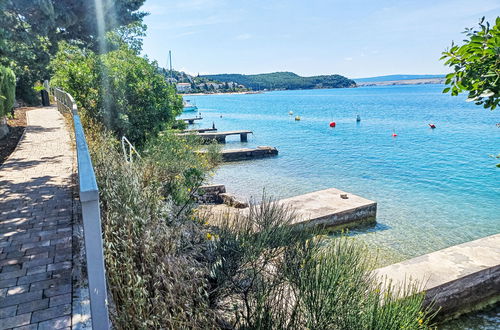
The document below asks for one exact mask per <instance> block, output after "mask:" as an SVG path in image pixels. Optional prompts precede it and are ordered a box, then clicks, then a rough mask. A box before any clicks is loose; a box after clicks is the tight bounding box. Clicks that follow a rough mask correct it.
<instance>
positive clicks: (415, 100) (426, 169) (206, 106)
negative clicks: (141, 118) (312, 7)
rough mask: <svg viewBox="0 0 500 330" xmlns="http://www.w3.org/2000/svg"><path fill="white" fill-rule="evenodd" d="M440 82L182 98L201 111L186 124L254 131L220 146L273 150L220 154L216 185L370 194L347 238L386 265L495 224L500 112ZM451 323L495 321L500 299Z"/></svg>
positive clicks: (275, 192) (494, 324)
mask: <svg viewBox="0 0 500 330" xmlns="http://www.w3.org/2000/svg"><path fill="white" fill-rule="evenodd" d="M443 88H444V86H443V85H436V84H429V85H401V86H370V87H359V88H346V89H315V90H293V91H272V92H264V93H260V94H233V95H229V94H214V95H193V96H189V97H185V98H188V99H189V100H191V101H192V102H194V103H195V104H196V105H197V106H198V108H199V109H198V111H199V113H200V114H201V116H202V117H203V120H201V121H198V122H197V124H195V125H192V128H196V127H212V125H215V126H216V128H217V129H218V130H219V131H226V130H240V129H245V130H251V131H253V135H250V136H249V138H248V142H244V143H242V142H240V140H239V136H234V137H228V138H227V143H226V144H225V145H224V148H228V149H232V148H241V147H255V146H273V147H276V148H277V149H278V150H279V155H278V156H277V157H272V158H265V159H256V160H252V161H245V162H234V163H224V164H223V165H221V166H220V167H219V168H218V169H217V171H216V173H215V175H214V176H213V177H212V178H211V183H218V184H224V185H225V186H226V190H227V192H229V193H231V194H234V195H236V196H238V197H239V198H240V199H244V200H254V201H257V202H258V201H259V200H261V199H262V196H263V195H264V194H265V195H266V196H267V197H272V198H275V199H281V198H285V197H291V196H296V195H301V194H305V193H309V192H312V191H317V190H322V189H327V188H332V187H333V188H338V189H341V190H344V191H346V192H349V193H353V194H356V195H360V196H362V197H365V198H367V199H371V200H374V201H376V202H377V203H378V210H377V224H376V225H374V226H369V227H364V228H360V229H356V230H353V231H351V232H350V235H353V236H355V237H356V239H359V240H361V241H363V242H364V243H366V244H367V245H368V246H369V247H370V248H371V249H372V250H373V251H376V253H377V254H378V255H379V260H380V261H379V262H380V264H381V265H385V264H390V263H393V262H398V261H401V260H404V259H408V258H411V257H415V256H419V255H422V254H426V253H429V252H433V251H436V250H439V249H443V248H446V247H449V246H452V245H456V244H460V243H463V242H467V241H471V240H474V239H478V238H481V237H485V236H488V235H493V234H497V233H500V168H499V167H496V164H498V163H500V159H497V158H495V156H496V155H499V154H500V109H498V110H493V111H491V110H488V109H484V108H483V107H482V106H479V105H475V104H474V103H472V102H466V98H467V97H466V95H464V94H463V95H459V96H454V97H452V96H450V95H448V94H443V93H442V90H443ZM184 116H186V117H189V116H193V113H185V114H184ZM297 116H299V117H300V120H296V117H297ZM357 116H359V118H360V119H361V120H360V121H359V122H358V121H357V120H356V118H357ZM331 122H335V127H333V128H332V127H330V123H331ZM429 124H434V125H435V128H434V129H432V128H431V127H430V126H429ZM454 322H455V323H450V324H451V325H450V328H446V326H444V327H443V329H445V328H446V329H451V328H459V329H498V328H499V327H500V308H499V307H498V305H497V306H493V308H490V309H488V310H486V311H483V312H481V313H474V314H472V315H468V316H466V317H462V318H461V319H459V320H457V321H454ZM457 322H458V323H457Z"/></svg>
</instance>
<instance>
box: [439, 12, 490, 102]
mask: <svg viewBox="0 0 500 330" xmlns="http://www.w3.org/2000/svg"><path fill="white" fill-rule="evenodd" d="M464 33H465V35H466V36H467V39H465V40H464V44H463V45H455V44H453V43H452V45H451V48H450V49H449V50H446V51H445V52H443V57H441V59H442V60H443V59H445V60H446V62H445V64H446V65H448V66H450V67H452V68H453V70H454V72H452V73H450V74H448V75H447V76H446V84H447V85H450V86H449V87H446V88H445V89H444V90H443V93H448V92H450V93H451V95H454V96H455V95H458V93H461V92H464V91H467V92H468V93H469V94H468V99H467V100H468V101H472V102H475V103H476V104H477V105H483V107H484V108H486V109H488V108H490V109H491V110H493V109H495V108H496V107H497V106H498V103H499V102H500V98H499V97H500V17H497V18H496V20H495V25H494V26H490V24H489V23H488V22H486V23H485V22H484V17H483V18H482V19H481V21H480V22H479V29H478V30H475V29H473V28H469V29H466V30H465V32H464Z"/></svg>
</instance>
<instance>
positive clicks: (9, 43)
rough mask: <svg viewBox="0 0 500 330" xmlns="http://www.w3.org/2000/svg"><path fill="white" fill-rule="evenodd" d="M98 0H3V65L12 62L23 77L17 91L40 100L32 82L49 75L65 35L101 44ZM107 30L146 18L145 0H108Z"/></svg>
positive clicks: (27, 98) (0, 37)
mask: <svg viewBox="0 0 500 330" xmlns="http://www.w3.org/2000/svg"><path fill="white" fill-rule="evenodd" d="M95 3H96V2H95V1H73V0H37V1H33V0H2V1H0V26H1V29H0V65H4V66H8V67H11V68H12V69H13V70H14V72H15V74H16V76H17V78H18V82H17V91H16V95H17V97H19V98H20V99H22V100H24V101H25V102H28V103H30V104H37V103H39V96H38V93H36V92H35V91H34V90H33V89H32V87H33V85H34V84H35V82H36V81H43V80H45V79H49V77H50V75H51V72H50V70H49V68H48V64H49V62H50V57H51V56H52V55H54V54H55V53H56V52H57V45H58V43H59V42H60V41H62V40H65V41H68V42H71V43H72V44H75V45H78V46H81V47H90V48H92V49H97V46H98V42H97V41H98V40H99V37H98V31H97V26H98V24H97V21H96V20H97V18H96V17H97V16H96V15H95V13H96V8H95ZM102 3H103V6H104V18H105V21H106V30H107V31H109V30H114V29H116V28H119V27H123V26H127V25H129V24H134V23H137V22H141V21H142V18H143V17H144V15H145V13H141V12H139V11H138V10H139V8H140V7H141V5H142V4H143V3H144V0H103V1H102Z"/></svg>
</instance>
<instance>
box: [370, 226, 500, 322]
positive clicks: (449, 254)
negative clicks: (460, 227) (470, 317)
mask: <svg viewBox="0 0 500 330" xmlns="http://www.w3.org/2000/svg"><path fill="white" fill-rule="evenodd" d="M374 272H375V275H376V276H378V277H379V278H381V279H383V278H387V280H390V281H392V283H393V284H394V285H404V283H405V280H406V281H407V280H408V279H411V280H415V281H417V282H419V283H421V285H422V286H423V287H422V291H424V292H425V295H426V298H425V302H426V304H429V303H431V302H432V301H434V304H435V306H434V307H435V308H436V309H438V308H439V312H438V319H441V320H442V319H447V318H452V317H456V316H458V315H459V314H462V313H465V312H469V311H471V310H474V309H477V307H478V306H479V307H480V306H483V305H486V304H489V303H494V302H495V301H500V234H496V235H492V236H488V237H484V238H481V239H478V240H475V241H471V242H467V243H464V244H460V245H455V246H452V247H449V248H446V249H443V250H439V251H436V252H432V253H429V254H425V255H422V256H419V257H416V258H413V259H409V260H406V261H403V262H399V263H396V264H393V265H390V266H387V267H383V268H379V269H376V270H375V271H374Z"/></svg>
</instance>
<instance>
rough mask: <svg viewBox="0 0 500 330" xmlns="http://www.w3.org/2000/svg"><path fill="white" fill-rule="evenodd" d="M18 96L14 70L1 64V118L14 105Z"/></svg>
mask: <svg viewBox="0 0 500 330" xmlns="http://www.w3.org/2000/svg"><path fill="white" fill-rule="evenodd" d="M15 98H16V76H15V75H14V72H13V71H12V70H11V69H9V68H5V67H3V66H0V119H1V118H2V117H4V116H7V115H8V114H9V112H10V111H11V110H12V108H13V107H14V102H15Z"/></svg>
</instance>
